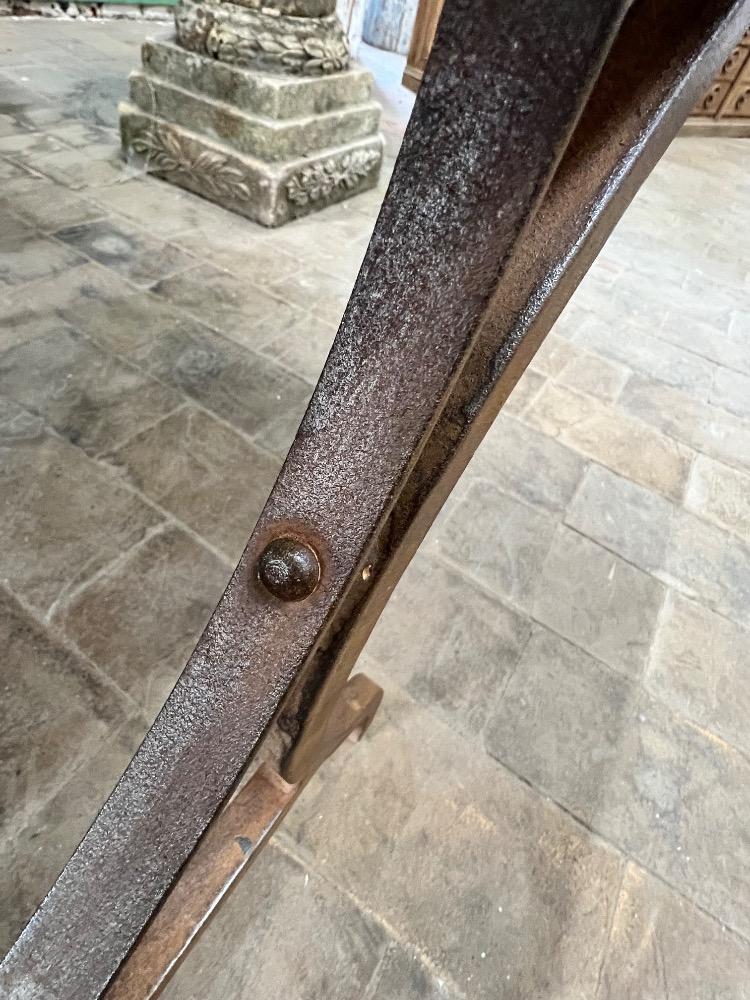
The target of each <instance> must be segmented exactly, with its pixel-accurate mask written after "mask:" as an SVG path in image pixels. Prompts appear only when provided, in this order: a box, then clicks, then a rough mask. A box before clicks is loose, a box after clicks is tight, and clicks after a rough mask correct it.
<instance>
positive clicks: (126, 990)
mask: <svg viewBox="0 0 750 1000" xmlns="http://www.w3.org/2000/svg"><path fill="white" fill-rule="evenodd" d="M301 790H302V785H301V784H297V785H289V784H287V783H286V782H285V781H283V780H282V779H281V778H280V777H279V776H278V775H277V774H276V773H275V771H273V769H272V768H271V767H269V766H268V765H267V764H262V765H261V766H260V767H259V768H258V770H257V771H256V772H255V774H254V775H253V776H252V778H250V780H249V781H248V782H247V784H246V785H244V786H243V787H242V788H241V789H240V791H239V792H238V793H237V795H236V797H235V798H234V799H233V800H232V802H231V803H230V804H229V805H228V806H227V807H226V809H225V810H224V811H223V812H222V813H221V814H220V815H219V816H218V817H217V818H216V820H215V821H214V822H213V823H212V824H211V826H210V827H209V829H208V832H207V833H206V836H205V837H204V838H203V839H202V840H201V843H200V844H199V846H198V848H197V849H196V851H195V852H194V854H193V855H192V856H191V858H190V860H189V861H188V863H187V864H186V865H185V867H184V869H183V871H182V873H181V875H180V878H179V879H178V881H177V882H176V884H175V886H174V888H173V889H172V890H171V892H170V893H169V894H168V896H167V897H166V899H165V900H164V903H163V904H162V906H161V907H160V909H159V910H158V912H157V914H156V916H155V917H154V919H153V920H152V921H151V922H150V924H149V925H148V927H147V928H146V931H145V933H144V935H143V937H142V938H141V940H140V941H139V942H138V947H137V948H136V949H135V950H134V951H133V952H132V953H131V955H130V957H129V958H128V959H127V960H126V961H125V964H124V965H123V967H122V969H121V970H120V973H119V975H118V976H117V978H116V979H115V981H114V982H113V984H112V985H111V986H110V987H109V989H108V990H107V991H106V994H105V997H106V1000H152V998H154V997H157V996H158V995H159V994H160V993H161V991H162V990H163V988H164V987H165V986H166V984H167V982H168V981H169V979H170V978H171V976H172V975H173V973H174V972H175V971H176V969H177V967H178V966H179V964H180V961H181V959H182V958H183V957H184V955H185V954H186V953H187V950H188V948H189V947H190V945H191V944H192V943H193V942H194V941H195V939H196V938H197V937H198V935H199V934H200V932H201V930H202V929H203V928H204V926H205V925H206V923H207V921H208V920H209V919H210V917H211V915H212V914H213V912H214V910H215V909H216V907H217V906H218V905H219V904H220V903H221V901H222V900H223V899H224V897H225V896H226V895H227V894H228V893H229V892H230V891H231V889H232V888H233V887H234V886H235V884H236V883H237V881H238V880H239V879H240V877H241V876H242V875H243V874H244V872H245V871H246V870H247V868H248V867H249V866H250V865H251V864H252V862H253V861H254V860H255V859H256V857H257V856H258V854H259V853H260V851H261V849H262V848H263V846H264V845H265V843H266V842H267V840H268V838H269V837H270V836H271V834H272V833H273V831H274V829H275V828H276V827H277V826H278V824H279V823H280V822H281V820H282V819H283V818H284V816H285V814H286V812H287V810H288V809H289V808H290V806H291V805H292V803H293V802H294V800H295V799H296V798H297V796H298V795H299V793H300V792H301Z"/></svg>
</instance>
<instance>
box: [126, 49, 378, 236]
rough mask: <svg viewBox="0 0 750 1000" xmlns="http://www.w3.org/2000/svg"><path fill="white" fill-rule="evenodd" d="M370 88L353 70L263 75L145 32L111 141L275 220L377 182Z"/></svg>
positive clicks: (249, 213)
mask: <svg viewBox="0 0 750 1000" xmlns="http://www.w3.org/2000/svg"><path fill="white" fill-rule="evenodd" d="M371 88H372V77H371V76H370V74H369V73H368V72H366V71H365V70H362V69H359V68H353V69H349V70H345V71H343V72H339V73H334V74H331V75H328V76H322V77H320V76H319V77H309V78H305V77H300V76H280V75H272V74H266V73H259V72H257V71H255V70H248V69H243V68H240V67H237V66H228V65H227V64H225V63H222V62H219V61H218V60H214V59H211V58H209V57H206V56H202V55H198V54H196V53H193V52H188V51H186V50H185V49H183V48H181V47H180V46H178V45H175V44H173V43H172V42H171V41H152V40H149V41H147V42H146V43H145V44H144V46H143V70H142V71H140V70H139V71H136V72H134V73H132V74H131V77H130V101H129V102H125V103H123V104H121V105H120V109H119V110H120V131H121V136H122V148H123V152H124V155H125V156H126V157H127V159H128V160H130V161H131V162H134V163H136V164H139V165H141V166H142V167H143V169H145V170H147V171H148V172H149V173H153V174H156V175H157V176H159V177H163V178H164V179H165V180H168V181H170V182H172V183H173V184H178V185H179V186H180V187H184V188H186V189H187V190H189V191H193V192H195V193H196V194H199V195H202V196H203V197H204V198H208V199H210V200H211V201H214V202H217V203H218V204H220V205H222V206H223V207H224V208H227V209H230V210H231V211H234V212H238V213H239V214H240V215H244V216H246V217H247V218H249V219H253V220H254V221H255V222H259V223H261V224H262V225H264V226H279V225H282V224H283V223H285V222H288V221H289V220H290V219H294V218H296V217H298V216H301V215H306V214H307V213H309V212H314V211H316V210H318V209H321V208H325V206H326V205H331V204H334V203H335V202H339V201H342V200H343V199H345V198H349V197H351V196H352V195H355V194H358V193H359V192H361V191H366V190H368V189H369V188H371V187H373V186H374V185H375V184H376V183H377V180H378V175H379V172H380V165H381V162H382V156H383V140H382V137H381V136H380V134H379V133H378V126H379V121H380V108H379V106H378V105H377V104H376V103H375V102H374V101H372V100H371V99H370V94H371Z"/></svg>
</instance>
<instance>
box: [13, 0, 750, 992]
mask: <svg viewBox="0 0 750 1000" xmlns="http://www.w3.org/2000/svg"><path fill="white" fill-rule="evenodd" d="M628 6H629V5H628V3H627V2H625V0H571V2H568V3H564V4H560V3H559V0H526V2H521V0H474V2H469V0H447V2H446V5H445V10H444V15H443V19H442V21H441V25H440V28H439V31H438V36H437V39H436V43H435V47H434V50H433V56H432V58H431V61H430V64H429V66H428V69H427V73H426V76H425V83H424V85H423V87H422V90H421V92H420V95H419V98H418V100H417V104H416V106H415V111H414V115H413V117H412V121H411V122H410V125H409V128H408V130H407V134H406V136H405V139H404V144H403V147H402V151H401V154H400V156H399V160H398V162H397V165H396V169H395V171H394V176H393V181H392V183H391V187H390V189H389V192H388V196H387V198H386V201H385V203H384V206H383V210H382V211H381V215H380V218H379V220H378V223H377V226H376V230H375V233H374V234H373V238H372V241H371V244H370V247H369V249H368V252H367V255H366V258H365V262H364V264H363V267H362V271H361V272H360V275H359V278H358V280H357V283H356V285H355V289H354V292H353V294H352V298H351V300H350V303H349V306H348V308H347V311H346V314H345V316H344V319H343V321H342V325H341V328H340V331H339V334H338V335H337V338H336V341H335V343H334V347H333V350H332V352H331V356H330V357H329V360H328V362H327V364H326V367H325V369H324V371H323V374H322V376H321V380H320V382H319V384H318V387H317V389H316V391H315V394H314V396H313V399H312V401H311V404H310V407H309V409H308V412H307V414H306V415H305V418H304V420H303V423H302V425H301V427H300V431H299V433H298V435H297V437H296V439H295V442H294V444H293V445H292V448H291V450H290V453H289V456H288V457H287V460H286V462H285V464H284V467H283V469H282V472H281V474H280V476H279V479H278V481H277V483H276V486H275V487H274V490H273V492H272V494H271V497H270V498H269V501H268V504H267V505H266V507H265V509H264V511H263V514H262V515H261V518H260V520H259V522H258V525H257V527H256V529H255V531H254V533H253V535H252V537H251V539H250V541H249V543H248V546H247V548H246V550H245V552H244V554H243V557H242V559H241V560H240V563H239V566H238V568H237V570H236V571H235V573H234V575H233V576H232V579H231V581H230V583H229V586H228V588H227V591H226V592H225V594H224V596H223V598H222V600H221V602H220V604H219V607H218V608H217V611H216V613H215V614H214V616H213V618H212V619H211V622H210V623H209V625H208V627H207V629H206V631H205V633H204V635H203V636H202V638H201V640H200V642H199V644H198V646H197V648H196V651H195V653H194V654H193V656H192V657H191V659H190V661H189V663H188V666H187V668H186V670H185V672H184V674H183V675H182V677H181V678H180V681H179V682H178V684H177V686H176V688H175V690H174V692H173V694H172V695H171V696H170V698H169V700H168V702H167V704H166V705H165V707H164V709H163V710H162V712H161V713H160V715H159V717H158V719H157V721H156V723H155V724H154V726H153V728H152V729H151V731H150V733H149V734H148V736H147V737H146V740H145V741H144V743H143V745H142V747H141V749H140V750H139V752H138V754H137V755H136V757H135V758H134V760H133V762H132V763H131V765H130V767H129V768H128V771H127V772H126V774H125V775H124V777H123V778H122V779H121V781H120V783H119V784H118V786H117V788H116V789H115V791H114V792H113V794H112V796H111V797H110V799H109V800H108V802H107V803H106V805H105V807H104V808H103V810H102V812H101V813H100V815H99V817H98V818H97V820H96V822H95V823H94V825H93V826H92V828H91V830H90V831H89V833H88V834H87V836H86V838H85V839H84V841H83V842H82V844H81V846H80V847H79V849H78V851H77V852H76V854H75V855H74V856H73V858H72V859H71V861H70V862H69V864H68V866H67V867H66V869H65V871H64V872H63V874H62V875H61V876H60V879H59V880H58V882H57V883H56V885H55V887H54V888H53V890H52V891H51V892H50V894H49V895H48V896H47V898H46V899H45V901H44V902H43V904H42V906H41V907H40V909H39V911H38V912H37V914H36V915H35V917H34V918H33V919H32V921H31V922H30V924H29V925H28V927H27V928H26V930H25V931H24V933H23V935H22V936H21V938H20V939H19V941H18V942H17V944H16V945H15V947H14V949H13V951H12V952H11V954H10V955H9V956H8V958H7V959H6V962H5V963H4V964H3V966H2V969H0V988H2V989H4V990H5V991H6V992H7V995H8V996H10V997H13V998H14V1000H20V998H22V997H23V998H26V997H37V996H40V997H44V998H49V1000H89V998H91V1000H93V998H96V997H100V996H101V995H102V993H103V991H104V989H105V987H106V985H107V983H108V982H109V980H110V979H111V977H112V976H113V974H114V973H115V971H116V970H117V968H118V967H119V965H120V963H121V962H122V960H123V958H124V957H125V955H126V953H127V952H128V950H129V949H130V948H131V947H132V945H133V943H134V942H135V941H136V939H137V937H138V935H139V934H140V933H141V931H142V929H143V927H144V925H145V924H146V922H147V921H148V919H149V917H150V916H151V915H152V913H153V912H154V910H155V908H156V907H157V905H158V904H159V902H160V900H161V899H162V897H163V896H164V894H165V892H166V891H167V890H168V888H169V886H170V884H171V883H172V881H173V880H174V878H175V876H176V874H177V873H178V871H179V870H180V869H181V867H182V866H183V864H184V863H185V861H186V859H187V858H188V856H189V855H190V853H191V851H192V850H193V849H194V847H195V845H196V843H197V842H198V840H199V838H200V837H201V834H202V833H203V831H204V830H205V828H206V826H207V825H208V823H209V822H210V821H211V819H212V818H213V817H214V815H215V814H216V813H217V811H218V810H219V809H220V807H221V804H222V802H223V801H224V800H225V798H226V797H227V795H228V794H229V793H230V792H231V790H232V788H233V787H234V786H235V784H236V782H237V780H238V779H239V777H240V776H241V774H242V771H243V768H245V767H246V765H247V763H248V761H249V760H250V759H251V758H252V756H253V754H254V753H255V752H256V751H257V749H258V746H259V744H260V742H261V740H262V739H263V737H265V736H267V737H268V739H267V740H266V743H265V746H264V756H266V757H267V758H268V759H270V760H271V761H272V762H273V763H274V765H275V766H276V768H277V770H278V772H279V774H281V775H283V777H284V779H285V780H286V781H288V782H289V783H291V784H298V783H300V782H304V780H305V779H306V778H307V777H308V776H309V774H310V773H311V771H312V770H313V769H314V768H315V767H316V766H317V764H318V763H319V762H320V760H321V759H323V758H324V757H325V755H326V752H327V748H330V746H331V745H332V744H334V743H335V741H336V739H338V738H339V737H340V736H341V733H342V732H343V731H344V730H345V729H346V725H344V724H343V723H342V722H341V720H340V718H338V716H337V706H339V705H341V704H342V702H341V700H340V699H341V693H342V689H343V690H344V691H345V692H347V691H348V692H350V693H351V691H352V688H351V687H346V688H344V685H345V684H346V677H347V676H348V674H349V672H350V670H351V667H352V665H353V663H354V661H355V659H356V656H357V654H358V652H359V650H360V649H361V647H362V645H363V643H364V641H365V640H366V637H367V635H368V634H369V631H370V629H371V628H372V625H373V624H374V622H375V620H376V619H377V617H378V615H379V613H380V610H381V609H382V607H383V606H384V604H385V602H386V600H387V598H388V595H389V594H390V592H391V590H392V589H393V587H394V586H395V583H396V582H397V580H398V578H399V576H400V574H401V572H402V571H403V569H404V567H405V566H406V564H407V563H408V561H409V559H410V557H411V555H412V554H413V552H414V550H415V549H416V547H417V545H418V544H419V542H420V540H421V538H422V537H423V535H424V533H425V531H426V529H427V527H428V526H429V524H430V523H431V521H432V519H433V518H434V516H435V514H436V513H437V511H438V510H439V508H440V506H441V504H442V502H443V500H444V499H445V496H446V495H447V493H448V492H449V490H450V488H451V487H452V485H453V483H454V482H455V480H456V479H457V477H458V476H459V475H460V472H461V471H462V469H463V467H464V465H465V464H466V461H467V460H468V457H469V456H470V454H471V453H472V451H473V450H474V448H475V447H476V445H477V444H478V442H479V440H481V437H482V435H483V433H484V431H485V430H486V429H487V427H488V426H489V424H490V423H491V420H492V418H493V417H494V415H495V414H496V412H497V410H498V409H499V408H500V406H501V405H502V403H503V401H504V400H505V398H507V395H508V394H509V392H510V390H511V388H512V386H513V385H514V384H515V381H517V379H518V377H519V376H520V374H521V372H522V371H523V369H524V367H525V365H526V364H527V363H528V361H529V359H530V358H531V356H532V355H533V352H534V350H535V349H536V347H537V346H538V344H539V342H540V341H541V338H542V337H543V336H544V334H545V333H546V332H547V330H548V329H549V327H550V326H551V324H552V322H553V321H554V319H555V318H556V316H557V314H558V313H559V311H560V310H561V308H562V306H563V305H564V303H565V301H566V300H567V298H568V296H569V295H570V294H571V292H572V290H573V289H574V287H575V285H576V283H577V282H578V280H580V277H581V276H582V274H583V273H584V272H585V270H586V268H587V267H588V266H589V264H590V262H591V260H592V259H593V258H594V256H595V255H596V252H597V251H598V249H599V247H600V246H601V243H602V242H603V240H604V239H606V236H607V234H608V232H609V231H610V229H611V228H612V226H613V225H614V222H615V221H616V219H617V218H618V217H619V215H620V214H621V213H622V211H623V210H624V208H625V206H626V205H627V203H628V201H629V199H630V198H631V197H632V195H633V193H634V192H635V190H636V189H637V187H638V184H639V183H640V182H641V181H642V180H643V178H644V177H645V176H646V174H647V173H648V170H649V169H650V167H651V166H652V165H653V163H654V162H655V160H656V159H658V156H659V155H660V154H661V152H662V151H663V149H664V148H665V146H666V144H667V143H668V142H669V140H670V139H671V138H672V136H673V135H674V133H675V132H676V130H677V128H678V127H679V125H680V124H681V122H682V120H683V119H684V117H685V116H686V115H687V113H688V111H689V109H690V107H691V106H692V103H693V102H694V100H695V99H696V97H697V95H698V94H699V93H701V91H702V89H703V88H705V86H707V84H708V82H709V81H710V79H711V77H712V75H713V73H714V72H715V71H716V69H717V67H718V65H720V63H721V60H722V58H723V56H724V52H725V51H726V50H728V49H729V48H731V45H732V43H733V42H734V40H735V37H738V36H739V35H740V34H741V32H742V28H743V26H744V24H745V22H746V20H747V18H748V10H749V8H750V2H749V0H737V2H729V0H721V2H720V0H701V2H697V0H681V2H678V0H636V2H635V4H634V5H633V7H632V10H631V11H630V12H629V14H628V16H627V18H626V19H625V22H624V25H623V27H622V31H621V32H620V33H619V37H618V38H617V41H616V42H615V44H614V47H612V42H613V40H614V38H615V36H616V35H617V32H618V28H619V27H620V22H621V18H622V16H623V15H624V13H625V10H626V8H627V7H628ZM610 49H611V51H610ZM540 51H543V52H544V53H545V57H546V59H547V62H548V65H552V66H554V67H555V72H554V74H548V73H540V72H539V65H538V59H537V58H536V56H537V54H538V53H539V52H540ZM605 59H606V62H605ZM600 71H601V73H600ZM594 85H595V86H594ZM592 88H593V93H592ZM589 98H590V99H589ZM581 115H583V117H581ZM280 538H289V539H293V540H294V541H295V543H297V544H300V545H302V546H303V547H306V548H307V549H309V550H310V551H311V552H313V553H314V554H315V558H316V561H317V564H318V566H319V580H316V581H315V583H314V584H313V586H312V587H310V583H311V581H312V578H313V576H314V575H315V573H312V575H311V573H310V568H311V565H312V564H310V563H309V562H308V571H307V572H305V571H302V572H301V573H298V572H297V570H296V569H295V570H294V573H292V575H293V576H294V577H295V580H297V578H298V577H299V580H297V583H295V587H296V586H297V585H298V584H299V582H300V580H301V581H302V582H305V581H306V584H305V587H306V588H307V589H308V590H309V592H308V593H307V595H306V596H305V595H304V594H303V595H302V596H301V598H300V599H297V598H296V597H295V598H293V599H286V596H287V592H286V591H285V590H284V584H283V578H284V573H283V572H282V573H281V576H280V577H275V576H274V575H273V574H270V573H269V572H268V560H265V562H264V559H263V553H264V552H266V553H267V551H268V547H269V546H273V545H274V544H275V543H276V541H277V540H278V539H280ZM272 552H273V549H272ZM298 554H299V553H298ZM277 555H278V553H277ZM289 556H290V552H289V551H287V552H286V555H285V556H284V558H289ZM303 562H304V560H303ZM276 568H277V570H278V565H277V567H276ZM281 568H282V570H283V559H282V566H281ZM313 569H314V567H313ZM290 572H291V570H290ZM275 579H280V580H281V585H280V587H281V589H280V590H278V592H276V593H275V592H274V591H275V587H276V584H275V583H274V580H275ZM262 580H264V581H265V582H261V581H262ZM305 587H303V590H304V589H305ZM294 593H295V594H297V593H298V591H297V590H295V591H294ZM356 680H357V679H356V678H355V679H354V681H356ZM351 683H354V682H351ZM337 718H338V721H337ZM341 718H343V719H344V720H345V719H346V718H347V713H346V712H345V711H344V713H343V716H342V717H341ZM186 871H187V869H186Z"/></svg>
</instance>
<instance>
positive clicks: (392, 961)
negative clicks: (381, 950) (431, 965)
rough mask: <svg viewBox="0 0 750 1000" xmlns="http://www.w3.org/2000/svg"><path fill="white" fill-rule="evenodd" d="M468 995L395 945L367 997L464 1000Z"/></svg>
mask: <svg viewBox="0 0 750 1000" xmlns="http://www.w3.org/2000/svg"><path fill="white" fill-rule="evenodd" d="M465 996H467V994H465V993H463V992H461V993H459V992H458V991H454V990H453V989H452V988H451V986H450V985H449V984H448V983H446V981H445V978H444V977H443V976H441V975H439V974H437V973H435V972H433V971H432V970H430V969H428V968H427V967H426V966H425V964H424V962H422V961H421V960H420V958H419V956H418V955H415V954H413V953H411V952H409V951H407V950H406V949H405V948H401V947H399V946H398V945H392V946H391V948H390V949H389V950H388V951H387V952H386V955H385V957H384V958H383V960H382V962H381V963H380V967H379V968H378V970H377V972H376V973H375V978H374V980H373V982H372V983H371V984H370V988H369V990H368V991H367V995H366V997H365V998H364V1000H459V997H461V998H462V1000H463V997H465Z"/></svg>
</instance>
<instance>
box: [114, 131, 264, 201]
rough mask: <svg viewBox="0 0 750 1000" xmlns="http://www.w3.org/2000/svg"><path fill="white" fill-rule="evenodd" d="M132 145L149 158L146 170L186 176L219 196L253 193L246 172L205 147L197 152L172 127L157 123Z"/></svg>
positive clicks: (238, 196)
mask: <svg viewBox="0 0 750 1000" xmlns="http://www.w3.org/2000/svg"><path fill="white" fill-rule="evenodd" d="M131 146H132V148H133V149H134V150H135V152H136V153H138V154H139V155H140V156H143V157H144V158H145V160H146V170H150V171H152V172H154V173H160V174H164V175H166V176H167V177H173V178H174V179H175V180H179V178H180V177H185V178H187V179H189V180H191V181H192V182H193V183H194V184H195V185H196V186H197V187H199V188H200V187H202V188H205V189H207V190H208V192H209V193H210V194H213V195H214V196H216V197H217V198H231V199H235V200H237V201H247V200H249V199H250V197H251V195H252V192H251V189H250V185H249V184H248V183H247V178H246V174H245V172H244V171H243V170H241V169H240V168H239V167H236V166H234V165H233V164H232V162H231V160H230V159H229V158H228V157H226V156H222V154H221V153H214V152H212V151H211V150H208V149H202V150H200V151H199V152H198V153H194V152H193V151H192V150H191V149H190V147H189V145H188V143H186V142H184V141H183V140H182V139H181V138H180V136H179V135H178V134H177V133H176V132H173V131H172V130H171V129H168V128H163V127H159V126H154V127H153V128H150V129H147V130H146V131H145V132H142V133H141V134H140V135H138V136H136V137H135V138H134V139H133V140H132V142H131Z"/></svg>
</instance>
